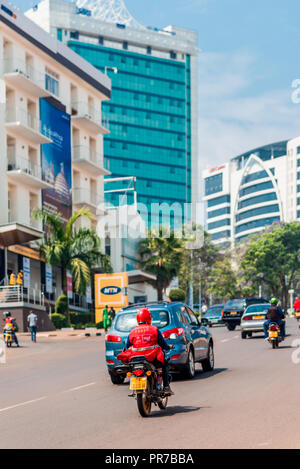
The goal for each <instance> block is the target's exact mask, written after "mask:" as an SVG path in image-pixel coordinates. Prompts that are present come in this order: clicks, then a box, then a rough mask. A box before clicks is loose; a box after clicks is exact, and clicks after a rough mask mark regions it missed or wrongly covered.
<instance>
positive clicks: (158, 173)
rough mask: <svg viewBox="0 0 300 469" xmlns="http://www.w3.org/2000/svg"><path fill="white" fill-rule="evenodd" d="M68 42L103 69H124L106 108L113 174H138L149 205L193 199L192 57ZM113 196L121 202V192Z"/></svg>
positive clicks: (106, 150)
mask: <svg viewBox="0 0 300 469" xmlns="http://www.w3.org/2000/svg"><path fill="white" fill-rule="evenodd" d="M68 45H69V47H71V48H72V49H73V50H74V51H75V52H77V53H78V54H79V55H81V56H82V57H84V58H85V59H86V60H88V61H89V62H90V63H91V64H92V65H94V66H95V67H96V68H98V69H99V70H101V71H103V72H104V70H105V67H109V66H110V67H117V69H118V74H113V73H109V75H110V78H111V79H112V97H111V100H110V101H109V102H107V103H104V104H103V109H102V112H103V114H104V115H105V117H106V118H108V120H109V128H110V134H109V135H107V136H105V137H104V156H105V159H106V160H108V161H107V163H108V164H106V167H108V168H109V170H110V171H111V173H112V176H111V177H122V176H136V177H137V194H138V202H141V203H143V204H145V205H147V207H148V209H150V205H151V203H163V202H166V203H168V204H172V203H174V202H179V203H180V204H184V203H189V202H191V87H190V74H191V70H190V57H189V56H187V57H186V61H185V62H183V61H179V60H174V59H171V58H170V59H161V58H157V57H154V56H151V55H150V54H149V55H146V54H145V55H144V54H138V53H135V52H131V51H128V50H126V48H124V50H122V49H113V48H109V47H104V46H101V44H99V45H95V44H89V43H83V42H79V41H72V40H71V41H69V42H68ZM149 52H151V51H149ZM127 185H128V182H127V183H126V186H124V188H125V187H127ZM121 187H122V186H121ZM115 188H116V185H115V184H114V185H113V186H112V187H110V184H107V185H106V190H109V189H115ZM129 194H130V193H129ZM107 200H108V201H109V202H110V203H111V204H112V205H118V200H119V194H107ZM128 201H129V202H131V200H130V195H128ZM175 216H176V215H175Z"/></svg>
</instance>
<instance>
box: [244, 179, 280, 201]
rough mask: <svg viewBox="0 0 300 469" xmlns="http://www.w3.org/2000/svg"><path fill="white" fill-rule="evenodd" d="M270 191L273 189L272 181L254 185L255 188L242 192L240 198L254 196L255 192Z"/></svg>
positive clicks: (251, 187) (248, 188)
mask: <svg viewBox="0 0 300 469" xmlns="http://www.w3.org/2000/svg"><path fill="white" fill-rule="evenodd" d="M268 189H273V183H272V181H268V182H262V183H260V184H254V185H253V186H250V187H246V188H245V189H242V190H240V197H244V196H245V195H248V194H253V193H254V192H260V191H265V190H268Z"/></svg>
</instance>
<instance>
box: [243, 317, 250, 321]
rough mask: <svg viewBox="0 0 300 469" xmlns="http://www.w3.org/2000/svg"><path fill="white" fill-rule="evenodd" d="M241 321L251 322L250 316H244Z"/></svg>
mask: <svg viewBox="0 0 300 469" xmlns="http://www.w3.org/2000/svg"><path fill="white" fill-rule="evenodd" d="M243 321H252V316H245V317H244V318H243Z"/></svg>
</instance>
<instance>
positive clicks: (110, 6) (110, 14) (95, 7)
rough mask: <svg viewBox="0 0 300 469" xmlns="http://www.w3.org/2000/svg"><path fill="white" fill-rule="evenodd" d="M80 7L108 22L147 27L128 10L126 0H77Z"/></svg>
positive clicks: (137, 27) (141, 27) (139, 27)
mask: <svg viewBox="0 0 300 469" xmlns="http://www.w3.org/2000/svg"><path fill="white" fill-rule="evenodd" d="M75 2H76V5H77V6H78V8H84V9H86V10H90V11H91V13H92V16H93V17H94V18H96V19H98V20H101V21H105V22H107V23H115V24H116V23H117V24H123V25H125V26H128V27H130V28H135V29H145V27H144V26H142V25H141V24H140V23H139V22H138V21H136V20H135V19H134V18H133V16H132V15H131V14H130V13H129V11H128V10H127V8H126V6H125V3H124V0H75Z"/></svg>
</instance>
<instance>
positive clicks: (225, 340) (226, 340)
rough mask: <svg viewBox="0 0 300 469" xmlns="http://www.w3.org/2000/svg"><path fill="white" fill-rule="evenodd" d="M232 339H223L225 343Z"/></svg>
mask: <svg viewBox="0 0 300 469" xmlns="http://www.w3.org/2000/svg"><path fill="white" fill-rule="evenodd" d="M230 341H231V339H223V340H221V342H222V344H225V342H230Z"/></svg>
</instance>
